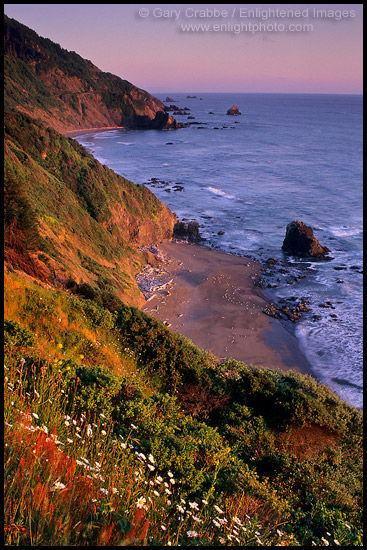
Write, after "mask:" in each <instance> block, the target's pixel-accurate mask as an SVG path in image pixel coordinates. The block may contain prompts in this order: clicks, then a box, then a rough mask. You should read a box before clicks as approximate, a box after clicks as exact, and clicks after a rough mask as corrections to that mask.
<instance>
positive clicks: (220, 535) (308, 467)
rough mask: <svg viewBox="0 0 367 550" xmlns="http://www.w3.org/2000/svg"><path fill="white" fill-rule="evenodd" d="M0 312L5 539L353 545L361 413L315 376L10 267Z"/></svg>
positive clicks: (358, 541) (357, 524)
mask: <svg viewBox="0 0 367 550" xmlns="http://www.w3.org/2000/svg"><path fill="white" fill-rule="evenodd" d="M5 318H6V319H7V321H6V323H5V370H4V373H5V384H4V411H5V418H4V420H5V431H4V435H5V474H4V475H5V507H4V510H5V542H6V545H41V546H43V545H52V546H57V545H59V546H60V545H61V546H68V545H75V546H79V545H109V546H112V545H136V546H144V545H146V546H154V545H158V544H159V545H163V546H170V545H172V546H174V545H180V546H182V545H184V546H191V545H195V546H197V545H199V546H220V545H222V546H257V545H259V546H260V545H263V546H282V545H283V546H299V545H301V546H302V545H303V546H308V545H318V546H324V545H331V546H333V545H343V546H348V545H349V546H359V545H362V519H361V509H362V508H361V507H362V500H361V483H362V466H361V462H360V460H361V454H362V447H361V445H362V437H361V414H360V413H359V412H358V411H356V410H354V409H352V408H350V407H348V406H346V405H345V404H343V403H341V402H340V401H339V400H338V399H337V398H336V397H335V396H334V395H333V394H332V392H330V390H328V389H327V388H326V387H324V386H322V385H320V384H318V383H317V382H316V381H315V380H313V379H310V378H308V377H303V376H302V375H298V374H297V373H292V372H289V373H276V372H273V371H268V370H267V369H251V368H250V367H246V365H243V364H241V363H237V362H228V361H227V362H222V363H220V362H219V361H218V360H216V359H215V358H213V357H211V356H207V355H206V354H204V353H202V352H200V350H198V349H197V348H195V347H194V346H193V345H192V344H191V343H190V342H189V341H187V340H186V339H182V338H180V337H179V336H178V335H175V334H174V333H170V331H169V330H168V329H167V327H164V326H163V325H160V324H159V323H158V322H157V321H155V320H152V319H151V318H149V317H148V316H146V315H145V314H142V313H141V312H138V311H137V310H135V308H129V307H127V306H123V307H122V308H120V310H119V311H118V312H116V313H113V312H110V311H108V310H106V309H104V308H102V307H100V306H98V305H97V304H96V303H95V302H93V301H90V300H83V299H80V298H76V297H74V296H70V295H67V294H65V293H64V292H55V291H54V290H52V289H47V288H41V287H40V286H36V285H34V283H32V282H30V281H26V280H25V279H23V278H20V277H18V276H17V275H16V274H7V275H6V278H5ZM162 338H164V342H165V344H164V346H163V347H162V345H161V343H162V340H161V339H162ZM144 339H145V342H146V350H145V354H146V355H141V353H142V349H143V348H142V344H141V342H144ZM82 346H84V347H82ZM172 349H174V350H176V352H175V353H174V354H173V353H172ZM180 349H181V352H180ZM107 350H108V351H107ZM156 354H158V355H156ZM157 357H159V358H160V361H161V362H162V365H163V367H162V370H160V368H159V363H158V362H157ZM152 365H153V366H154V368H153V367H152ZM164 365H166V366H164ZM167 369H169V370H168V371H167ZM169 371H170V372H175V373H176V375H175V376H174V378H175V379H176V380H178V384H176V386H175V387H173V388H171V389H170V384H168V385H167V383H166V382H167V380H166V379H167V372H169ZM190 381H191V382H190ZM281 402H283V403H284V406H283V407H281V406H280V403H281ZM272 404H273V407H272ZM274 404H276V408H274ZM275 413H276V414H275ZM310 434H314V436H315V437H316V436H318V434H321V436H320V437H321V444H320V440H318V441H314V440H313V439H312V437H313V436H311V435H310ZM324 434H327V437H325V438H324V439H322V437H323V435H324ZM302 437H303V438H305V442H306V443H305V444H306V447H307V449H308V452H307V453H306V454H303V453H302V452H301V451H300V448H299V447H297V445H296V443H297V442H298V441H299V440H300V439H301V438H302ZM319 439H320V438H319ZM311 450H312V452H311Z"/></svg>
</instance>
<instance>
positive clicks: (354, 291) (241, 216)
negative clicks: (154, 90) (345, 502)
mask: <svg viewBox="0 0 367 550" xmlns="http://www.w3.org/2000/svg"><path fill="white" fill-rule="evenodd" d="M167 95H169V96H170V97H172V98H173V99H174V101H173V102H170V103H166V104H167V105H169V104H171V103H172V104H174V105H177V106H178V107H179V108H180V109H184V108H185V107H187V108H188V109H189V112H188V111H187V112H188V114H189V115H190V116H192V117H195V118H194V119H188V115H174V116H175V118H176V119H177V120H178V121H179V122H184V123H187V122H190V123H191V125H190V126H188V127H185V128H182V129H179V130H170V131H157V130H125V129H115V130H106V131H96V132H89V133H81V134H80V135H78V136H76V137H75V139H77V141H79V143H81V144H82V145H84V146H85V147H86V148H87V149H88V150H89V151H90V152H92V153H93V155H94V156H95V157H96V158H97V159H98V160H99V161H100V162H102V163H103V164H106V165H107V166H109V167H110V168H112V169H113V170H114V171H115V172H117V173H118V174H121V175H122V176H124V177H125V178H127V179H129V180H131V181H133V182H134V183H137V184H146V185H147V186H148V187H149V188H150V189H151V190H152V191H153V193H154V194H155V195H156V196H157V197H158V198H159V199H161V200H162V201H163V202H164V203H165V204H166V205H167V206H169V207H170V208H171V210H172V211H173V212H175V213H176V214H177V216H178V218H179V219H181V220H182V219H188V220H195V221H197V222H199V225H200V232H201V235H202V236H203V237H204V238H205V239H206V244H207V245H208V246H212V247H216V248H219V249H221V250H223V251H226V252H229V253H234V254H239V255H243V256H248V257H251V258H254V259H258V260H260V261H261V262H264V261H266V260H267V259H268V258H274V259H276V260H278V261H279V262H280V263H279V266H281V267H282V271H285V272H286V274H285V276H284V275H282V276H277V275H279V273H278V272H276V274H275V275H274V276H273V278H272V279H271V282H268V283H265V287H264V290H265V292H266V293H267V294H268V296H269V297H270V299H271V300H273V301H274V302H277V301H278V300H281V299H284V298H285V299H287V298H288V299H289V298H290V297H292V296H297V297H306V298H307V299H308V301H309V307H310V308H311V310H312V311H310V312H308V313H306V314H304V315H303V316H302V318H301V319H300V320H298V321H297V322H296V323H295V324H294V325H292V327H293V328H294V331H295V334H296V336H297V338H298V341H299V344H300V347H301V349H302V350H303V352H304V354H305V355H306V357H307V359H308V361H309V363H310V365H311V367H312V372H313V374H314V376H315V377H316V378H318V379H319V380H321V381H322V382H323V383H325V384H326V385H328V386H329V387H331V388H332V389H333V390H334V391H335V393H337V394H338V395H339V396H340V397H341V398H342V399H343V400H344V401H346V402H348V403H349V404H351V405H353V406H355V407H359V408H362V404H363V401H362V399H363V396H362V359H363V351H362V317H363V315H362V277H363V275H362V236H363V228H362V200H363V195H362V189H363V187H362V96H354V95H311V94H305V95H303V94H236V93H233V94H232V93H227V94H223V93H221V94H217V93H201V94H200V93H197V94H195V95H196V96H197V97H194V98H192V97H191V98H187V95H188V94H187V93H185V94H183V93H180V94H178V93H175V94H159V95H158V96H157V97H159V99H161V100H162V101H165V99H166V96H167ZM189 95H193V94H192V93H190V94H189ZM232 105H237V106H238V108H239V110H240V112H241V115H239V116H229V115H227V114H226V113H227V110H228V109H229V108H230V107H231V106H232ZM171 114H172V112H171ZM197 123H199V124H197ZM152 178H153V179H152ZM154 178H155V179H154ZM293 220H301V221H303V222H304V223H305V224H306V225H309V226H311V227H312V228H313V230H314V234H315V236H316V237H317V239H318V240H319V241H320V243H321V244H322V245H323V246H327V247H328V248H329V249H330V255H331V256H332V257H333V259H332V260H331V261H312V262H310V261H308V260H305V259H297V258H294V257H286V256H285V255H284V254H283V252H282V250H281V246H282V243H283V239H284V236H285V231H286V226H287V224H288V223H289V222H291V221H293ZM218 233H220V234H218ZM278 279H279V280H278ZM295 280H297V282H296V283H295ZM269 281H270V279H269ZM268 285H269V286H268ZM288 324H291V323H290V322H289V321H288Z"/></svg>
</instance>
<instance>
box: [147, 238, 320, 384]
mask: <svg viewBox="0 0 367 550" xmlns="http://www.w3.org/2000/svg"><path fill="white" fill-rule="evenodd" d="M158 249H159V252H160V254H161V257H162V259H163V261H161V262H160V263H159V264H158V265H157V266H155V267H151V268H149V269H148V270H146V271H145V272H144V273H143V274H142V275H141V276H140V278H139V279H138V281H139V284H140V285H141V288H142V289H144V294H145V296H146V297H147V298H148V300H147V303H146V306H145V307H144V311H145V312H146V313H148V314H149V315H152V316H153V317H155V318H156V319H159V320H160V321H162V322H164V323H165V324H166V325H167V326H169V328H170V329H171V330H173V331H175V332H178V333H180V334H182V335H184V336H186V337H187V338H189V339H190V340H191V341H192V342H193V343H194V344H196V345H197V346H199V347H200V348H201V349H205V350H208V351H211V352H212V353H214V354H215V355H216V356H217V357H220V358H225V357H227V358H233V359H236V360H239V361H242V362H244V363H246V364H248V365H254V366H255V365H256V366H264V367H267V368H273V369H281V370H287V369H294V370H297V371H299V372H303V373H307V374H311V368H310V365H309V363H308V362H307V359H306V358H305V356H304V355H303V354H302V352H301V350H300V349H299V347H298V342H297V339H296V337H295V336H294V335H293V334H291V332H289V331H288V330H287V329H286V328H284V326H283V325H282V324H281V322H280V321H279V320H277V319H273V318H271V317H269V316H267V315H265V314H264V313H263V312H262V310H263V308H264V306H265V305H266V304H267V303H268V301H267V299H266V297H265V295H264V293H263V291H262V290H261V289H260V288H259V287H256V286H255V285H254V280H255V279H256V277H257V275H258V273H259V270H260V264H259V263H257V262H255V261H253V260H250V259H247V258H244V257H239V256H235V255H230V254H226V253H224V252H221V251H218V250H213V249H210V248H208V247H205V246H201V245H197V244H189V243H185V242H170V243H162V244H160V245H159V247H158Z"/></svg>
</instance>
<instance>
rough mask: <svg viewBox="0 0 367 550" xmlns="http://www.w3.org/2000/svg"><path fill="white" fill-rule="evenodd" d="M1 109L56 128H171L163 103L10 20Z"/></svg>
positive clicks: (173, 124)
mask: <svg viewBox="0 0 367 550" xmlns="http://www.w3.org/2000/svg"><path fill="white" fill-rule="evenodd" d="M4 39H5V42H4V44H5V45H4V53H5V56H4V65H5V66H4V76H5V79H4V80H5V95H6V98H7V101H6V109H7V110H13V109H16V110H19V111H22V112H25V113H28V114H30V115H31V116H33V117H36V118H41V119H42V120H43V121H44V122H46V124H48V125H50V126H52V127H53V128H55V129H57V130H58V131H60V132H67V131H72V130H79V129H83V128H94V127H106V126H133V127H144V128H177V127H178V126H179V125H178V124H177V121H176V120H175V119H174V118H172V117H171V116H170V115H169V114H168V113H165V112H164V107H165V105H164V103H162V102H161V101H160V100H159V99H157V98H155V97H154V96H152V95H151V94H149V93H148V92H146V91H145V90H142V89H140V88H137V87H136V86H134V85H133V84H131V83H130V82H128V81H127V80H123V79H121V78H119V77H118V76H115V75H113V74H111V73H105V72H103V71H101V70H100V69H98V68H97V67H96V66H95V65H93V63H91V61H88V60H86V59H83V58H82V57H81V56H80V55H78V54H77V53H75V52H69V51H67V50H65V49H64V48H62V47H61V46H59V45H58V44H55V43H54V42H52V40H49V39H48V38H42V37H40V36H38V35H37V33H36V32H34V31H33V30H31V29H29V28H28V27H26V26H25V25H22V24H21V23H18V21H15V20H14V19H10V18H9V17H7V16H5V21H4Z"/></svg>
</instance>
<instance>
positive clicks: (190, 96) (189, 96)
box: [186, 95, 198, 99]
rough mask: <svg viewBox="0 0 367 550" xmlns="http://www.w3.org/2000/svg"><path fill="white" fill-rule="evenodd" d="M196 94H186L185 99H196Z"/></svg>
mask: <svg viewBox="0 0 367 550" xmlns="http://www.w3.org/2000/svg"><path fill="white" fill-rule="evenodd" d="M197 97H198V96H197V95H187V96H186V99H197Z"/></svg>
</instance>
